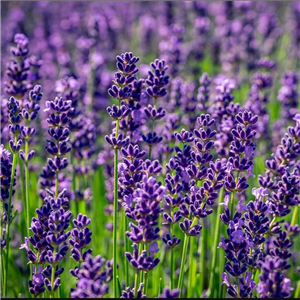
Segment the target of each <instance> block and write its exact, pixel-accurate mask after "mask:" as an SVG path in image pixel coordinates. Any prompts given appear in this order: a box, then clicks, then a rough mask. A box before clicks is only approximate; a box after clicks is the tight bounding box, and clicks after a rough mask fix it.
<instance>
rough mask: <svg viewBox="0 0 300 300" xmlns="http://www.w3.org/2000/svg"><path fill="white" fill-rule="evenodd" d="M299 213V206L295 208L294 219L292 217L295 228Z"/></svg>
mask: <svg viewBox="0 0 300 300" xmlns="http://www.w3.org/2000/svg"><path fill="white" fill-rule="evenodd" d="M298 211H299V204H298V205H297V206H296V207H295V209H294V212H293V217H292V221H291V225H292V226H294V225H295V224H296V219H297V214H298Z"/></svg>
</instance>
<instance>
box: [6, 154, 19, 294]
mask: <svg viewBox="0 0 300 300" xmlns="http://www.w3.org/2000/svg"><path fill="white" fill-rule="evenodd" d="M16 163H17V153H14V154H13V163H12V169H11V177H10V187H9V197H8V208H7V223H6V259H5V274H6V275H5V282H4V296H7V277H8V258H9V230H10V220H9V219H10V213H11V198H12V192H13V184H14V178H15V172H16Z"/></svg>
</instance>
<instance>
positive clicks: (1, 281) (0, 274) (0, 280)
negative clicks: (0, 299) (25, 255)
mask: <svg viewBox="0 0 300 300" xmlns="http://www.w3.org/2000/svg"><path fill="white" fill-rule="evenodd" d="M3 263H4V261H3V251H2V250H1V251H0V287H1V291H2V292H3V286H4V278H3V277H4V266H3ZM2 296H3V295H2Z"/></svg>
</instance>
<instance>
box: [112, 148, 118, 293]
mask: <svg viewBox="0 0 300 300" xmlns="http://www.w3.org/2000/svg"><path fill="white" fill-rule="evenodd" d="M117 214H118V149H115V156H114V216H113V289H114V297H115V298H117V297H118V296H117Z"/></svg>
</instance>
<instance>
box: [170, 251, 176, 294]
mask: <svg viewBox="0 0 300 300" xmlns="http://www.w3.org/2000/svg"><path fill="white" fill-rule="evenodd" d="M170 264H171V268H170V281H171V290H173V289H174V271H175V270H174V249H173V248H171V262H170Z"/></svg>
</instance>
